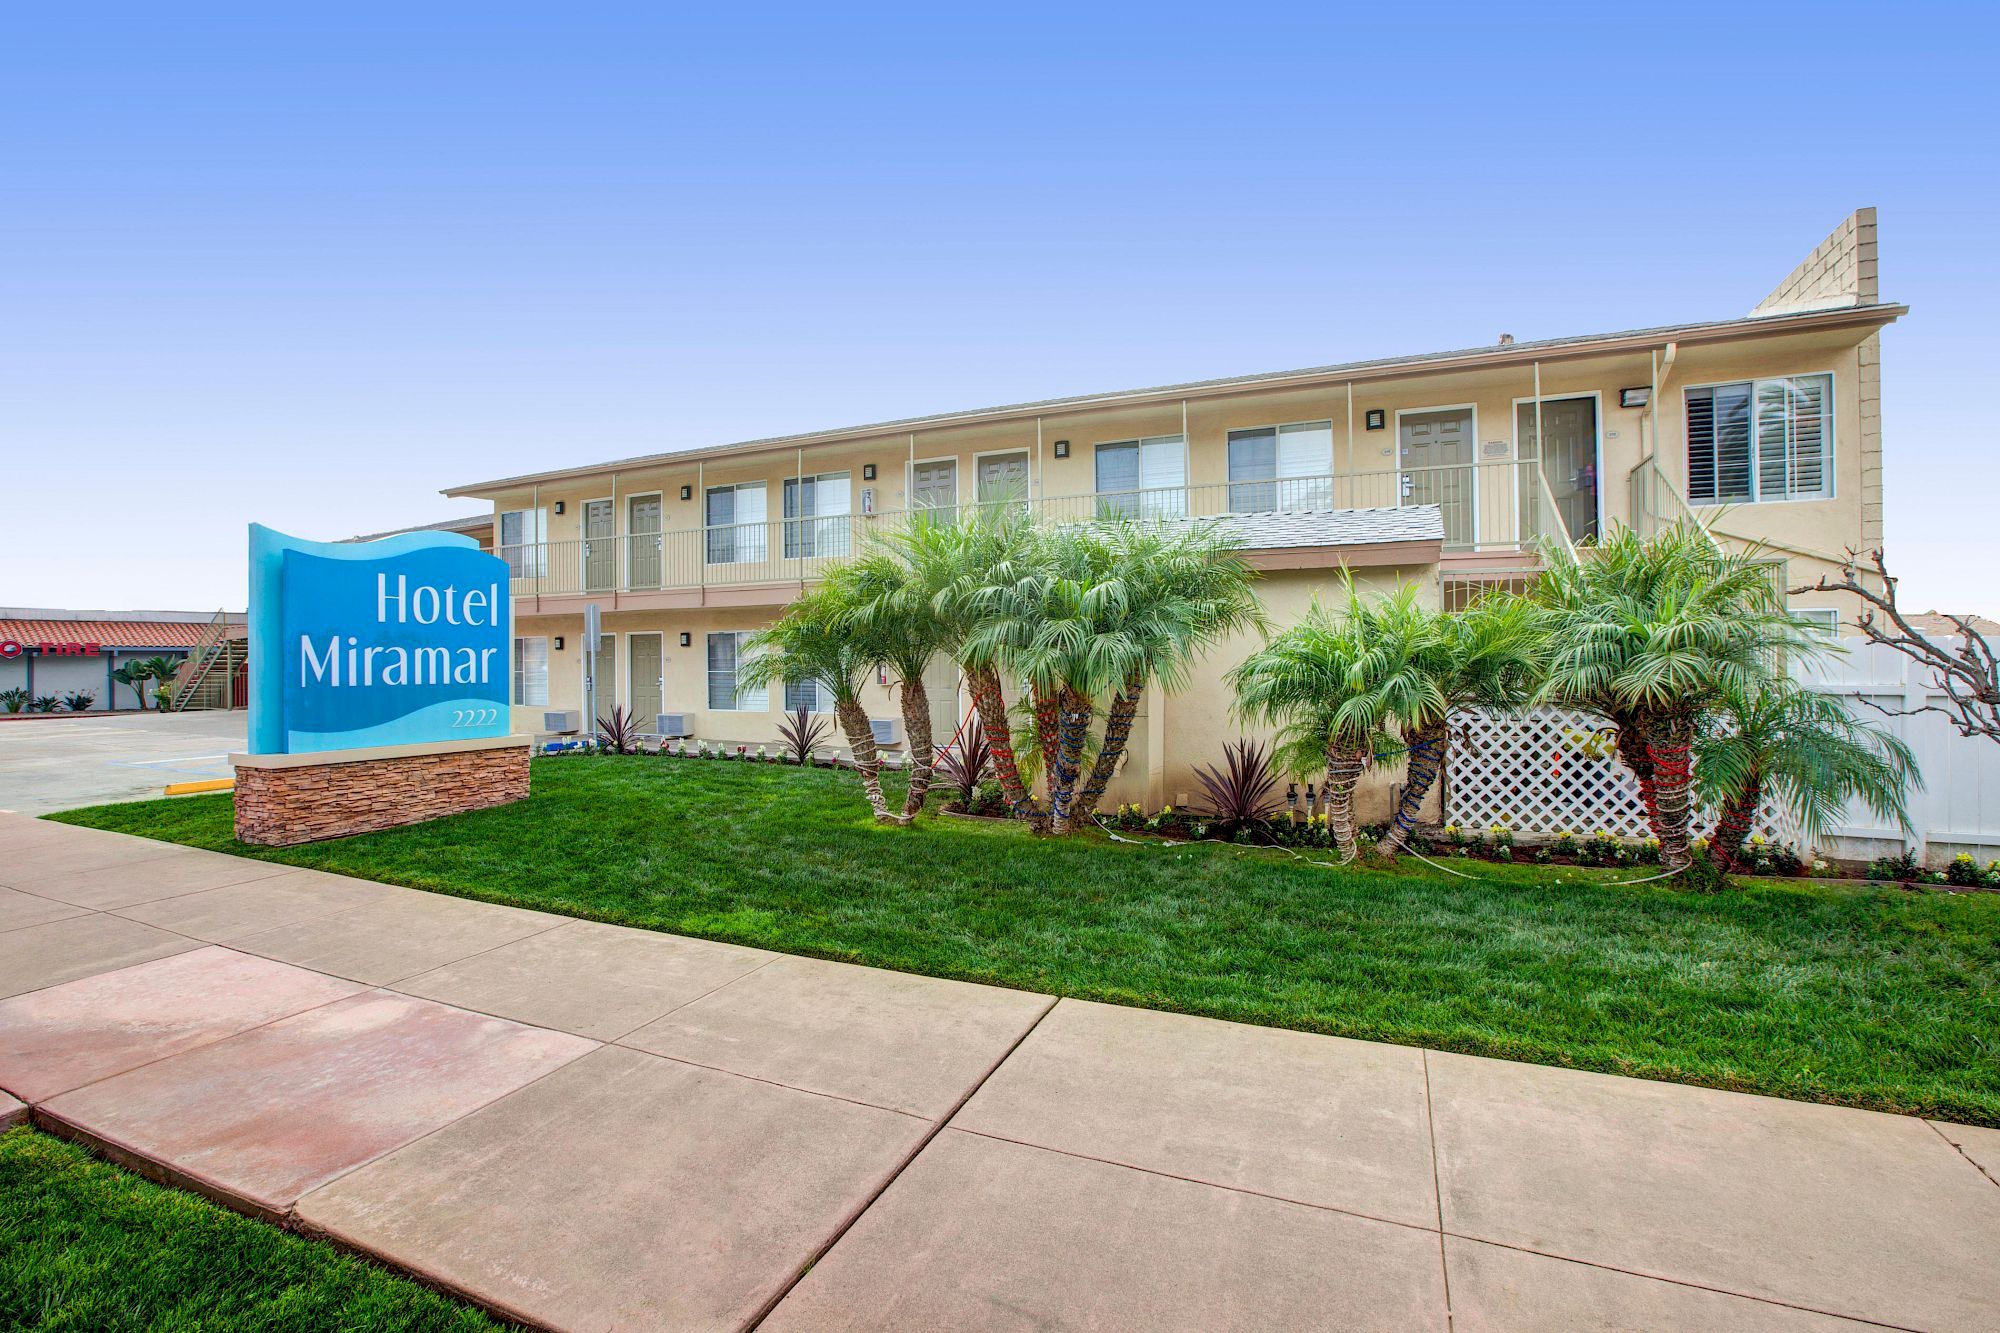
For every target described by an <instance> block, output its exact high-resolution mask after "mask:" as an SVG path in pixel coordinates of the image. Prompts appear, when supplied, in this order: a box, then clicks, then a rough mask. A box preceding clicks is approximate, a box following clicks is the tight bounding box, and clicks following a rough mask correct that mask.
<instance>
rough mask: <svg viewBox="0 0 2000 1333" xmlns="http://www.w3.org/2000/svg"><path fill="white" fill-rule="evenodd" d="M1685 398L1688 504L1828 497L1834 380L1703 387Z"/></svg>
mask: <svg viewBox="0 0 2000 1333" xmlns="http://www.w3.org/2000/svg"><path fill="white" fill-rule="evenodd" d="M1686 398H1687V445H1688V500H1689V502H1690V503H1693V504H1745V503H1754V502H1756V501H1759V500H1814V499H1825V498H1826V497H1828V496H1830V495H1832V494H1833V376H1831V375H1790V376H1787V377H1785V378H1783V379H1769V380H1743V381H1740V382H1738V383H1735V384H1706V385H1702V386H1701V387H1699V388H1693V389H1689V390H1687V391H1686Z"/></svg>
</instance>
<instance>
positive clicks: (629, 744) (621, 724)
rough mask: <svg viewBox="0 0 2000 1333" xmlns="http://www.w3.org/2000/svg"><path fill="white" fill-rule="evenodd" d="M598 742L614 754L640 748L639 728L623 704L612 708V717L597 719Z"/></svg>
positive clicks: (630, 751)
mask: <svg viewBox="0 0 2000 1333" xmlns="http://www.w3.org/2000/svg"><path fill="white" fill-rule="evenodd" d="M597 744H598V745H599V746H600V747H601V748H603V749H605V750H609V751H610V752H611V753H612V754H631V753H632V752H633V751H635V750H637V749H638V748H639V728H638V727H637V726H636V725H634V723H633V720H632V715H631V714H630V713H627V712H626V711H625V708H624V706H623V705H622V704H620V705H615V706H614V707H613V708H612V710H611V716H610V717H600V718H598V719H597Z"/></svg>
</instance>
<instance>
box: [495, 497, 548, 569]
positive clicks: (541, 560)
mask: <svg viewBox="0 0 2000 1333" xmlns="http://www.w3.org/2000/svg"><path fill="white" fill-rule="evenodd" d="M496 535H497V536H498V537H499V539H500V550H499V552H498V554H499V556H500V558H501V559H502V560H505V561H506V562H507V572H508V573H509V574H511V575H513V576H514V577H515V578H517V579H530V578H540V577H541V576H542V575H544V574H546V573H548V572H549V553H548V547H547V546H546V545H545V544H544V543H546V542H547V541H548V539H549V511H548V510H546V509H503V510H501V511H500V523H499V530H498V532H497V533H496Z"/></svg>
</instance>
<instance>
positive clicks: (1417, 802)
mask: <svg viewBox="0 0 2000 1333" xmlns="http://www.w3.org/2000/svg"><path fill="white" fill-rule="evenodd" d="M1446 739H1447V736H1446V731H1445V725H1444V723H1442V722H1440V723H1438V724H1437V725H1436V726H1431V727H1419V728H1416V729H1415V730H1413V731H1411V733H1410V736H1409V742H1410V758H1409V761H1408V763H1407V765H1406V766H1405V768H1404V770H1403V799H1402V800H1400V801H1398V802H1397V803H1396V817H1395V818H1394V819H1392V820H1390V821H1389V832H1388V834H1387V835H1386V836H1385V837H1384V838H1383V839H1382V846H1381V849H1380V850H1381V853H1382V855H1384V856H1395V855H1396V854H1397V853H1399V852H1401V851H1402V850H1403V848H1404V846H1405V845H1406V844H1407V843H1408V842H1409V840H1410V834H1411V833H1413V832H1414V831H1415V830H1416V827H1417V820H1418V819H1419V818H1420V817H1422V815H1423V811H1424V798H1425V797H1427V796H1429V795H1430V791H1431V786H1432V785H1433V784H1434V783H1436V781H1437V776H1438V772H1439V770H1441V769H1442V768H1443V767H1444V750H1445V741H1446Z"/></svg>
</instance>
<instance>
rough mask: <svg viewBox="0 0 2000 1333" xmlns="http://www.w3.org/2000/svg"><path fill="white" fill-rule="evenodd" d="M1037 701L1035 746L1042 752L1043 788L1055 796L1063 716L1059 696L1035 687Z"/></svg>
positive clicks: (1035, 699)
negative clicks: (1057, 759) (1057, 753)
mask: <svg viewBox="0 0 2000 1333" xmlns="http://www.w3.org/2000/svg"><path fill="white" fill-rule="evenodd" d="M1033 689H1034V701H1035V745H1036V747H1037V748H1039V749H1040V750H1041V752H1042V786H1043V788H1044V789H1045V790H1046V791H1047V792H1048V793H1049V795H1050V796H1051V797H1053V796H1054V795H1055V781H1056V778H1055V773H1056V751H1057V749H1058V748H1059V747H1060V746H1061V744H1062V741H1061V736H1062V716H1061V708H1060V705H1059V704H1058V702H1057V699H1058V696H1056V695H1053V694H1043V693H1042V691H1041V689H1040V687H1033Z"/></svg>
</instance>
